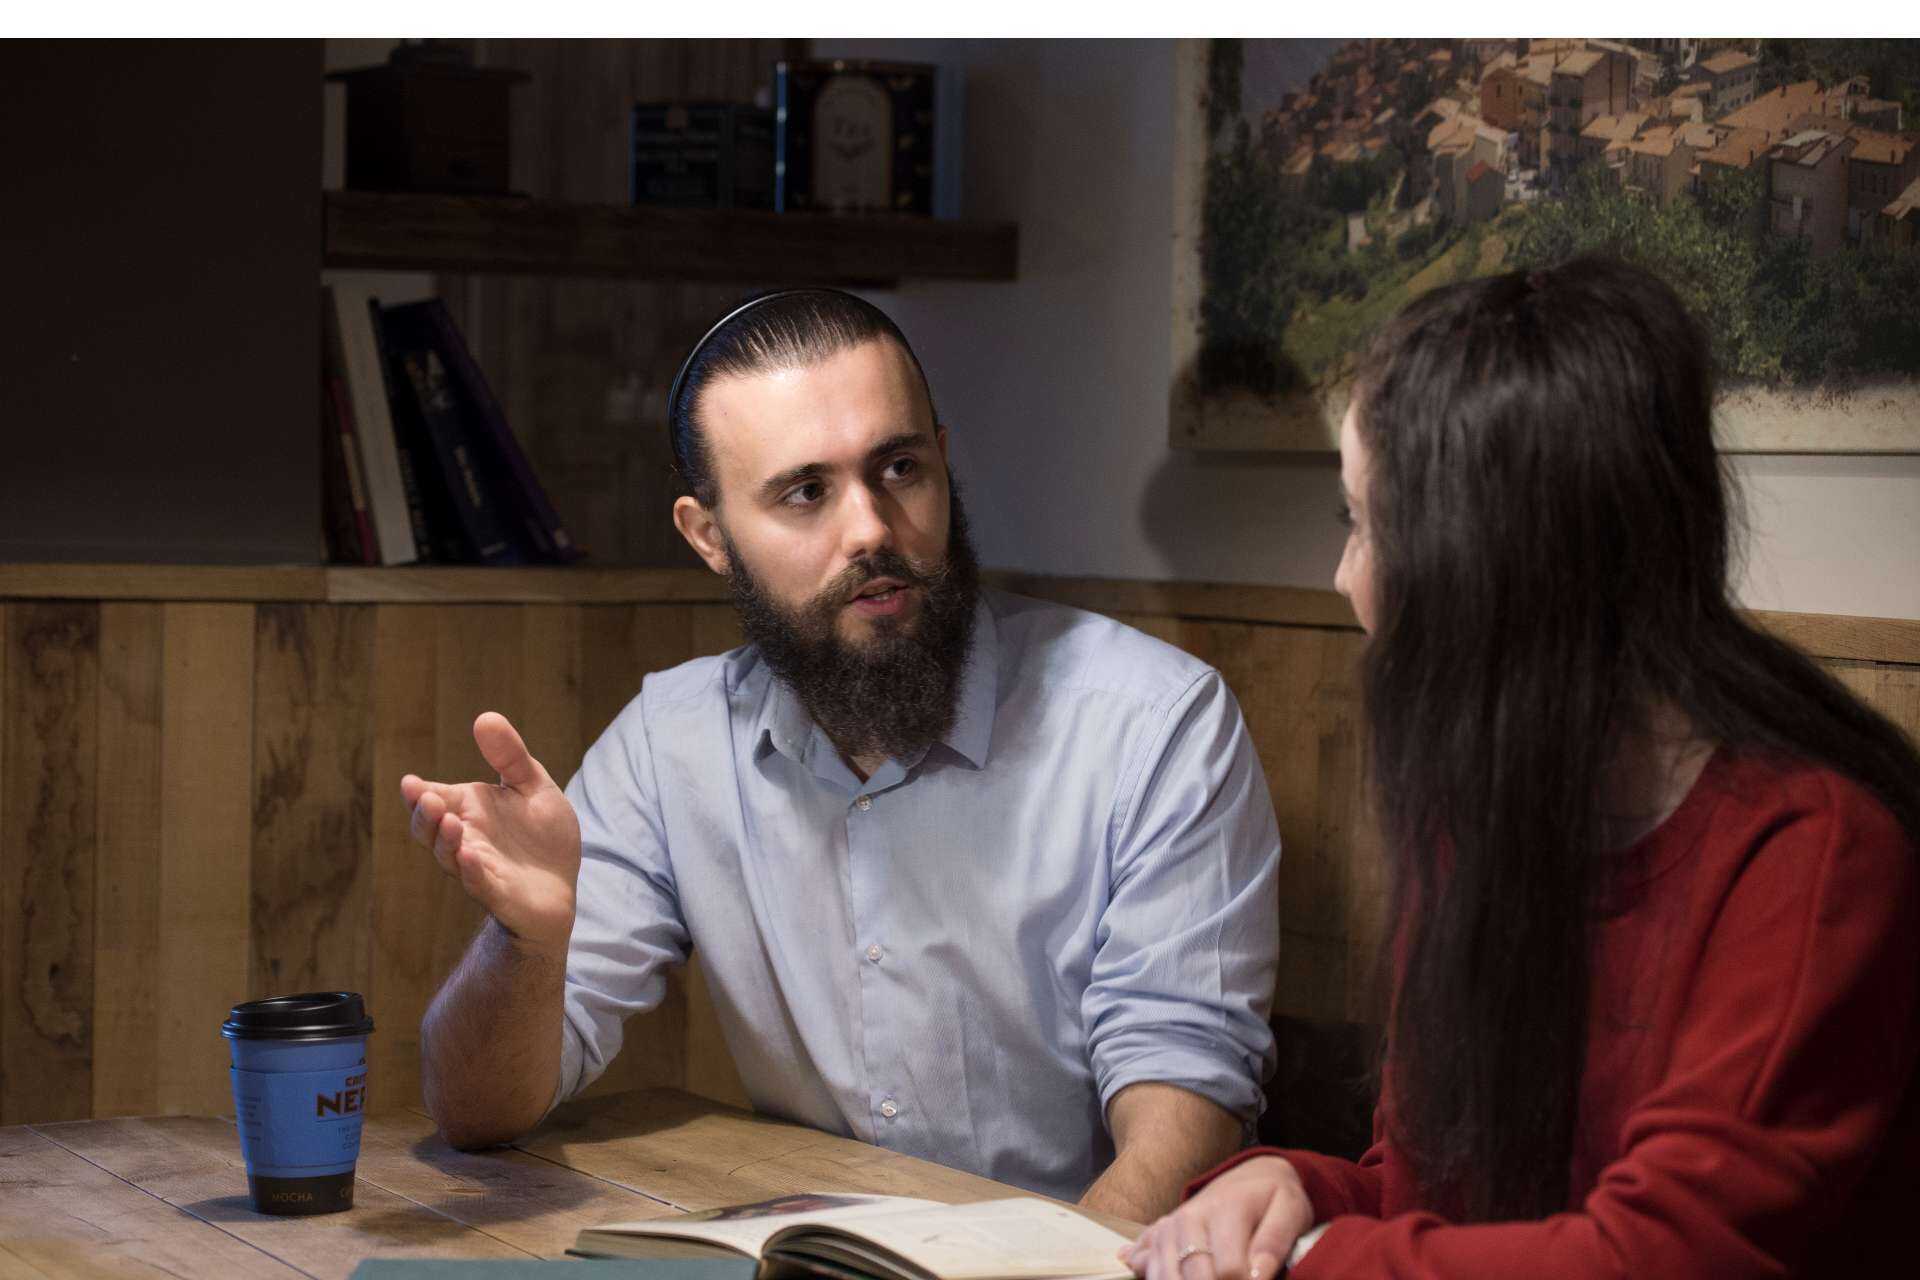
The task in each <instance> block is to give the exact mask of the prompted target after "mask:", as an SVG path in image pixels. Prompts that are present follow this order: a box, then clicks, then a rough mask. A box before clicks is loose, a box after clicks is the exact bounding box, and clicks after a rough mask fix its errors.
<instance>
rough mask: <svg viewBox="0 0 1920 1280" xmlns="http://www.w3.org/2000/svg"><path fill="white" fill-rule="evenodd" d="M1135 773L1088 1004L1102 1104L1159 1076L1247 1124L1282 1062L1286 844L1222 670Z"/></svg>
mask: <svg viewBox="0 0 1920 1280" xmlns="http://www.w3.org/2000/svg"><path fill="white" fill-rule="evenodd" d="M1124 764H1125V767H1126V768H1127V776H1126V778H1125V780H1124V781H1123V784H1122V786H1121V788H1120V792H1119V796H1120V799H1119V802H1118V807H1117V808H1116V812H1115V814H1114V819H1113V827H1112V836H1111V842H1110V856H1111V884H1110V898H1109V901H1108V904H1107V907H1106V910H1105V912H1104V914H1103V915H1102V918H1101V921H1100V926H1099V931H1098V935H1097V950H1096V953H1095V956H1094V962H1093V971H1092V980H1091V982H1090V983H1089V984H1088V987H1087V990H1086V994H1085V996H1084V997H1083V999H1082V1001H1081V1011H1082V1015H1083V1021H1084V1024H1085V1026H1086V1028H1087V1038H1088V1048H1089V1051H1090V1053H1091V1056H1092V1061H1093V1070H1094V1076H1095V1079H1096V1081H1097V1083H1098V1085H1099V1090H1100V1102H1101V1106H1102V1108H1103V1109H1104V1108H1105V1107H1106V1106H1107V1105H1108V1104H1109V1103H1110V1102H1111V1101H1112V1100H1113V1095H1114V1094H1116V1093H1118V1092H1119V1091H1120V1090H1121V1089H1124V1088H1126V1087H1127V1086H1128V1085H1131V1084H1137V1083H1140V1082H1143V1081H1154V1082H1160V1083H1165V1084H1172V1085H1177V1086H1179V1087H1181V1088H1184V1089H1187V1090H1189V1091H1190V1092H1193V1093H1196V1094H1199V1095H1200V1096H1201V1097H1204V1098H1207V1099H1209V1100H1211V1101H1212V1102H1214V1103H1217V1104H1218V1105H1219V1106H1221V1107H1223V1108H1225V1109H1226V1110H1227V1111H1230V1112H1232V1113H1233V1114H1235V1115H1237V1116H1239V1117H1240V1118H1241V1119H1242V1120H1243V1121H1250V1120H1251V1119H1252V1118H1253V1117H1254V1116H1256V1115H1258V1114H1259V1112H1260V1109H1261V1107H1262V1105H1263V1103H1264V1098H1263V1095H1262V1093H1261V1085H1262V1083H1263V1082H1264V1081H1265V1080H1266V1078H1267V1076H1268V1075H1269V1074H1271V1073H1272V1070H1273V1066H1274V1043H1273V1033H1272V1031H1271V1029H1270V1028H1269V1026H1268V1023H1267V1015H1268V1008H1269V1005H1270V1003H1271V1000H1272V994H1273V981H1274V970H1275V966H1276V964H1277V962H1278V958H1279V947H1280V934H1279V911H1278V898H1277V893H1278V889H1277V882H1278V876H1279V863H1280V834H1279V830H1278V828H1277V826H1276V824H1275V821H1274V815H1273V803H1272V801H1271V799H1270V798H1269V796H1268V794H1267V783H1266V778H1265V776H1264V775H1263V774H1262V773H1261V770H1260V762H1259V759H1258V758H1257V757H1256V756H1255V754H1254V750H1253V744H1252V742H1251V740H1250V738H1249V737H1248V734H1247V727H1246V722H1245V721H1244V720H1243V719H1242V717H1241V715H1240V707H1239V704H1238V703H1236V702H1235V701H1234V698H1233V694H1232V693H1231V692H1230V691H1229V690H1228V689H1227V687H1226V684H1225V682H1224V681H1222V680H1221V678H1220V676H1219V673H1218V672H1215V671H1207V672H1205V673H1204V674H1202V675H1200V676H1199V677H1197V678H1196V679H1195V680H1194V681H1193V682H1192V683H1191V684H1190V685H1188V686H1187V687H1186V689H1185V690H1184V691H1183V692H1182V693H1181V694H1180V695H1179V696H1178V697H1177V698H1174V699H1173V700H1172V701H1171V702H1170V704H1169V705H1168V706H1167V708H1166V712H1165V716H1164V719H1163V720H1162V722H1161V723H1160V724H1159V725H1157V726H1156V728H1155V730H1154V731H1153V732H1152V733H1151V734H1150V735H1149V736H1148V738H1147V740H1146V741H1145V743H1144V744H1143V746H1142V748H1141V749H1140V750H1138V751H1137V752H1135V753H1134V759H1132V760H1131V761H1127V762H1124Z"/></svg>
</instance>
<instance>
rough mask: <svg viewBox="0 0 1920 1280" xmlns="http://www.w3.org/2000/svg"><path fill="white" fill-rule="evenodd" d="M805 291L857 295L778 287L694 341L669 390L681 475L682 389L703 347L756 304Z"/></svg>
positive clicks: (670, 432)
mask: <svg viewBox="0 0 1920 1280" xmlns="http://www.w3.org/2000/svg"><path fill="white" fill-rule="evenodd" d="M803 293H837V294H840V296H842V297H849V298H850V297H853V296H854V295H852V294H850V293H846V292H845V291H844V290H841V289H818V288H816V289H776V290H774V291H773V292H772V293H763V294H761V295H760V296H759V297H757V298H748V299H747V300H746V301H745V302H743V303H741V304H740V305H739V306H737V307H735V308H734V309H733V310H731V311H729V312H727V314H725V315H723V316H721V317H720V318H719V319H718V320H715V321H714V322H713V325H712V327H710V328H709V329H708V330H707V331H706V332H705V333H703V334H701V335H700V341H698V342H696V343H694V344H693V350H691V351H689V352H687V358H686V359H685V360H682V361H681V362H680V372H678V373H676V374H674V375H673V386H672V387H671V388H669V389H668V391H667V443H668V445H670V446H671V447H672V449H673V464H674V465H675V466H676V467H678V468H680V474H681V475H683V476H684V475H686V473H687V459H686V454H685V451H684V450H683V449H682V448H681V434H682V433H681V430H680V389H681V387H683V386H684V385H686V381H687V374H688V373H690V372H692V370H693V362H694V361H696V360H698V359H699V358H700V353H701V351H703V350H705V349H706V345H707V343H708V342H710V341H712V340H713V335H714V334H716V333H718V332H720V331H721V330H722V329H724V328H726V327H727V326H728V325H730V324H732V323H733V322H734V321H735V320H738V319H739V318H740V317H741V316H743V315H745V314H747V312H749V311H752V310H753V309H754V308H756V307H761V306H765V305H766V304H767V303H769V302H776V301H778V300H779V299H781V298H792V297H797V296H798V295H800V294H803Z"/></svg>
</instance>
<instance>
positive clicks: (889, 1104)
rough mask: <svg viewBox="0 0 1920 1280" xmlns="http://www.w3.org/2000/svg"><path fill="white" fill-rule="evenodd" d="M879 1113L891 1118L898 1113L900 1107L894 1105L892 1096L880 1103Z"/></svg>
mask: <svg viewBox="0 0 1920 1280" xmlns="http://www.w3.org/2000/svg"><path fill="white" fill-rule="evenodd" d="M880 1114H881V1115H883V1116H885V1117H886V1118H887V1119H889V1120H891V1119H893V1118H894V1117H895V1116H897V1115H899V1114H900V1108H899V1107H897V1106H895V1105H894V1102H893V1099H892V1098H888V1099H887V1100H886V1101H885V1102H883V1103H881V1104H880Z"/></svg>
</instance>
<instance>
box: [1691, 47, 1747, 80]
mask: <svg viewBox="0 0 1920 1280" xmlns="http://www.w3.org/2000/svg"><path fill="white" fill-rule="evenodd" d="M1700 65H1701V67H1702V68H1704V69H1705V70H1707V71H1711V72H1712V73H1713V74H1714V75H1716V76H1723V75H1726V74H1727V73H1728V72H1729V71H1739V70H1742V69H1744V68H1746V67H1754V66H1758V65H1760V60H1759V59H1758V58H1756V57H1754V56H1753V55H1752V54H1750V53H1742V52H1741V51H1740V50H1738V49H1722V50H1721V51H1720V52H1719V53H1716V54H1714V55H1713V56H1712V57H1711V58H1708V59H1707V60H1706V61H1705V62H1703V63H1701V64H1700Z"/></svg>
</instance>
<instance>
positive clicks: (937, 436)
mask: <svg viewBox="0 0 1920 1280" xmlns="http://www.w3.org/2000/svg"><path fill="white" fill-rule="evenodd" d="M933 442H934V443H935V444H937V445H939V446H940V463H941V465H942V466H945V465H946V464H947V429H946V428H945V427H944V426H941V425H940V424H939V423H937V422H936V423H935V424H934V426H933Z"/></svg>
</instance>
